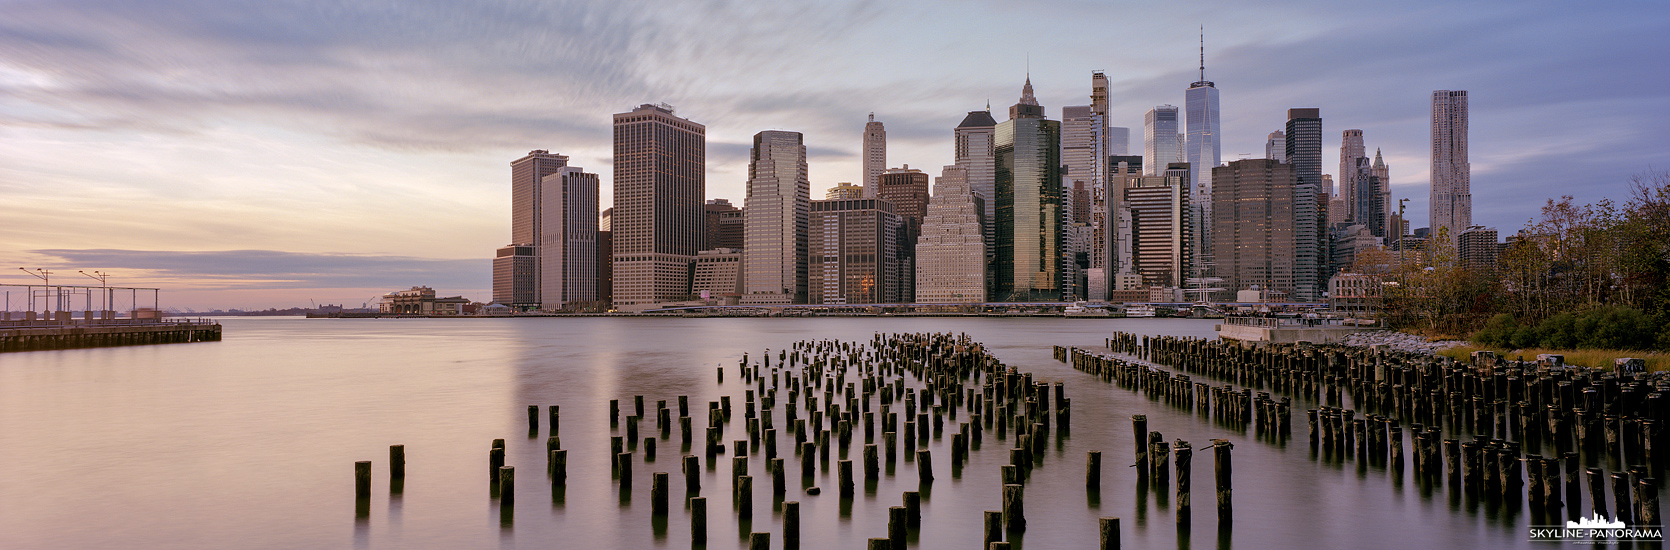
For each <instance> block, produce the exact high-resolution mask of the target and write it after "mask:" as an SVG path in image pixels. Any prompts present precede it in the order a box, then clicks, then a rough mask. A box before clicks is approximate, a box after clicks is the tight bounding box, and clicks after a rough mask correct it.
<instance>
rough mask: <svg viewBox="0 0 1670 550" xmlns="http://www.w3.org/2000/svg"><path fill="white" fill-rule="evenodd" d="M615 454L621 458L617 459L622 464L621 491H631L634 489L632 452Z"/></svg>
mask: <svg viewBox="0 0 1670 550" xmlns="http://www.w3.org/2000/svg"><path fill="white" fill-rule="evenodd" d="M615 456H617V457H619V458H620V460H617V461H615V462H616V463H618V464H619V465H620V492H622V493H630V492H631V491H632V453H630V452H626V453H621V454H618V455H615Z"/></svg>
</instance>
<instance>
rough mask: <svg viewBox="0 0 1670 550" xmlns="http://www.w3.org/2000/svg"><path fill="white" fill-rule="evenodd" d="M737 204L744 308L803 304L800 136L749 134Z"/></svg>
mask: <svg viewBox="0 0 1670 550" xmlns="http://www.w3.org/2000/svg"><path fill="white" fill-rule="evenodd" d="M749 155H750V156H749V163H748V198H747V199H746V202H744V203H743V219H744V220H745V223H746V228H745V229H744V232H745V237H744V240H743V261H742V265H743V271H744V275H743V278H744V279H745V280H746V281H745V282H744V283H743V284H744V285H745V286H744V289H745V292H743V296H742V303H744V304H803V303H806V254H807V248H806V247H807V241H806V238H807V237H806V231H807V225H806V224H807V223H808V215H809V208H810V205H811V200H812V183H811V181H810V180H809V179H807V178H808V176H807V168H806V143H805V138H804V136H802V135H801V134H800V132H785V131H780V130H766V131H763V132H760V133H758V134H754V148H753V149H752V150H751V151H750V153H749Z"/></svg>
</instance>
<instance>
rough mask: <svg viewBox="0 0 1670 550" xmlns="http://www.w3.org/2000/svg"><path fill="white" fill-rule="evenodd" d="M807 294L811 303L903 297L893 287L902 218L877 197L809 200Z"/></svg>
mask: <svg viewBox="0 0 1670 550" xmlns="http://www.w3.org/2000/svg"><path fill="white" fill-rule="evenodd" d="M810 220H811V222H810V224H809V226H808V235H809V242H810V248H809V253H810V260H809V266H808V267H809V268H808V271H807V294H808V296H807V299H808V303H813V304H877V303H895V302H902V301H906V300H907V299H908V298H906V297H905V296H904V295H903V293H902V291H901V289H900V288H899V286H900V285H899V277H900V272H899V266H900V258H899V255H900V252H899V231H900V230H901V228H902V227H903V226H904V220H903V219H901V218H900V217H899V215H898V214H895V213H893V204H892V203H890V202H887V201H885V200H882V199H837V200H823V201H812V202H811V217H810Z"/></svg>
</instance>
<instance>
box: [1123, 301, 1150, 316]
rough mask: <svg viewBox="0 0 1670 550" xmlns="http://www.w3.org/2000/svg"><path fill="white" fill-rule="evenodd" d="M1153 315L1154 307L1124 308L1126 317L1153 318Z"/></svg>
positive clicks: (1141, 305) (1144, 305)
mask: <svg viewBox="0 0 1670 550" xmlns="http://www.w3.org/2000/svg"><path fill="white" fill-rule="evenodd" d="M1154 314H1155V312H1154V306H1151V305H1146V304H1138V305H1134V306H1125V316H1126V317H1153V316H1154Z"/></svg>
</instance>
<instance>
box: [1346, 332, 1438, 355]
mask: <svg viewBox="0 0 1670 550" xmlns="http://www.w3.org/2000/svg"><path fill="white" fill-rule="evenodd" d="M1340 343H1341V344H1345V345H1347V346H1359V347H1365V348H1366V347H1369V346H1372V345H1375V344H1386V345H1388V346H1391V347H1392V349H1394V350H1397V351H1401V352H1406V353H1419V354H1422V355H1435V354H1437V353H1438V352H1439V351H1440V350H1443V349H1445V348H1449V347H1453V346H1459V345H1463V344H1466V343H1467V342H1464V341H1461V340H1440V341H1436V342H1429V341H1427V339H1426V338H1422V337H1420V336H1416V335H1414V334H1409V333H1407V332H1397V331H1391V330H1376V331H1368V332H1355V333H1352V334H1350V335H1347V336H1346V337H1345V339H1344V340H1343V341H1341V342H1340Z"/></svg>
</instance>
